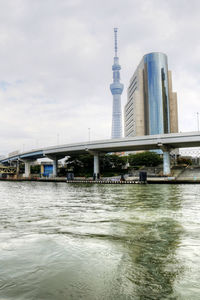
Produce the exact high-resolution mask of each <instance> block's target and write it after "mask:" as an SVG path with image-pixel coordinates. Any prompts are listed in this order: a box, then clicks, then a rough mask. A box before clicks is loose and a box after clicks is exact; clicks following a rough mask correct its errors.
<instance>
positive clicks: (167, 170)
mask: <svg viewBox="0 0 200 300" xmlns="http://www.w3.org/2000/svg"><path fill="white" fill-rule="evenodd" d="M163 174H164V175H170V174H171V165H170V152H169V151H163Z"/></svg>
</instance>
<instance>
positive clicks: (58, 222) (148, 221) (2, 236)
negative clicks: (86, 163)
mask: <svg viewBox="0 0 200 300" xmlns="http://www.w3.org/2000/svg"><path fill="white" fill-rule="evenodd" d="M8 299H9V300H11V299H14V300H47V299H48V300H71V299H75V300H78V299H84V300H90V299H91V300H98V299H99V300H100V299H101V300H104V299H108V300H112V299H113V300H118V299H119V300H120V299H122V300H128V299H134V300H137V299H138V300H143V299H152V300H157V299H185V300H196V299H200V185H150V184H149V185H137V184H136V185H97V184H94V185H89V184H66V183H42V182H0V300H8Z"/></svg>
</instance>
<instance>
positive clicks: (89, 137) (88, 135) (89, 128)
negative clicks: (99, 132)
mask: <svg viewBox="0 0 200 300" xmlns="http://www.w3.org/2000/svg"><path fill="white" fill-rule="evenodd" d="M88 141H89V143H90V128H88Z"/></svg>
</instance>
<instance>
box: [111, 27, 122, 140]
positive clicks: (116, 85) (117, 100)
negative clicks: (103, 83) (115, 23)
mask: <svg viewBox="0 0 200 300" xmlns="http://www.w3.org/2000/svg"><path fill="white" fill-rule="evenodd" d="M114 38H115V57H114V64H113V65H112V71H113V83H111V84H110V90H111V93H112V95H113V113H112V133H111V137H112V139H117V138H121V137H122V110H121V94H122V92H123V89H124V85H123V84H122V83H120V70H121V66H120V64H119V57H118V56H117V28H116V27H115V28H114Z"/></svg>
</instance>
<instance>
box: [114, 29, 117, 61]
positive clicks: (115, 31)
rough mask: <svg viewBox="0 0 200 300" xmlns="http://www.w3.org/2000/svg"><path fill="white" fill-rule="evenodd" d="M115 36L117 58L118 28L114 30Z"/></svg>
mask: <svg viewBox="0 0 200 300" xmlns="http://www.w3.org/2000/svg"><path fill="white" fill-rule="evenodd" d="M114 34H115V56H117V28H116V27H115V28H114Z"/></svg>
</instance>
